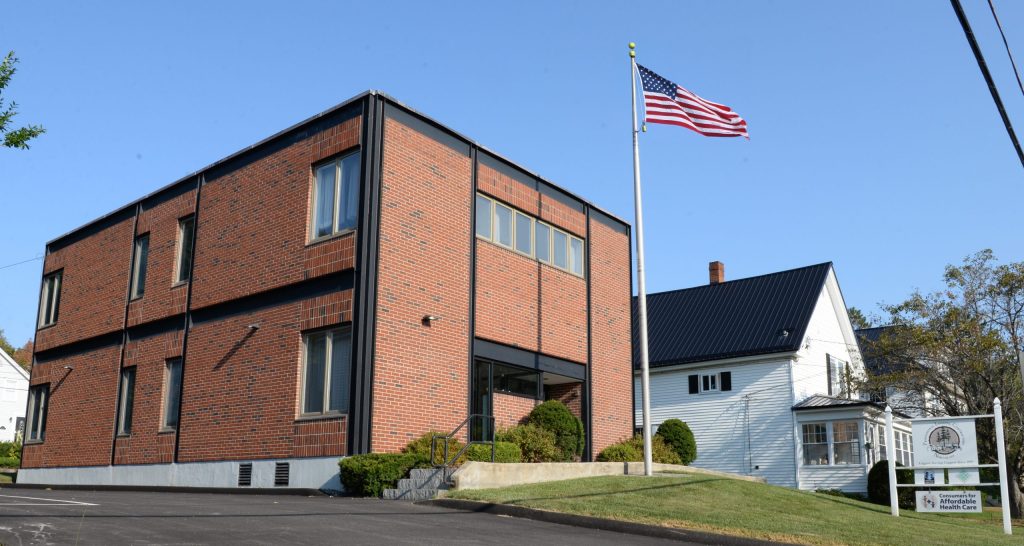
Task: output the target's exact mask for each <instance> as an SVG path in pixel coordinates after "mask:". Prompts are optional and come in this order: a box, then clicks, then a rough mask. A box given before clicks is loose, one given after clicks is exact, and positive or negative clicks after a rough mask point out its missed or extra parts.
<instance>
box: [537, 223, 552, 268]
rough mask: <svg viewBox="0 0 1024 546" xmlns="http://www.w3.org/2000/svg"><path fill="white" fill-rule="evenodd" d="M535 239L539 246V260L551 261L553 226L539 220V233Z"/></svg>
mask: <svg viewBox="0 0 1024 546" xmlns="http://www.w3.org/2000/svg"><path fill="white" fill-rule="evenodd" d="M534 240H535V241H536V244H535V246H536V247H537V260H538V261H541V262H544V263H551V228H549V227H548V226H547V224H542V223H540V222H537V234H536V236H535V238H534Z"/></svg>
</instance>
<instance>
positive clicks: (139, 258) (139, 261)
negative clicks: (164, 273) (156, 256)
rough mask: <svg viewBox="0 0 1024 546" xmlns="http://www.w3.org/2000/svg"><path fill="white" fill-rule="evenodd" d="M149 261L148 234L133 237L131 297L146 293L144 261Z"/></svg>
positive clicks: (138, 296) (139, 296)
mask: <svg viewBox="0 0 1024 546" xmlns="http://www.w3.org/2000/svg"><path fill="white" fill-rule="evenodd" d="M148 261H149V234H148V233H147V234H145V235H139V236H138V237H136V238H135V260H134V261H133V263H132V299H136V298H141V297H142V296H143V295H144V294H145V293H146V263H147V262H148Z"/></svg>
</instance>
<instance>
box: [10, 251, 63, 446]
mask: <svg viewBox="0 0 1024 546" xmlns="http://www.w3.org/2000/svg"><path fill="white" fill-rule="evenodd" d="M49 255H50V248H49V246H46V247H45V248H44V249H43V267H42V268H41V269H42V271H41V272H40V274H39V290H38V291H37V292H36V294H38V296H39V299H40V301H39V304H37V305H36V322H35V324H36V326H35V335H34V336H33V339H35V340H39V330H40V328H39V313H40V312H41V311H42V309H40V307H42V305H41V303H42V299H43V281H44V280H45V279H46V257H47V256H49ZM60 283H61V285H63V284H64V276H63V275H61V281H60ZM63 288H64V287H63V286H61V289H63ZM57 315H58V317H59V316H60V309H59V308H58V309H57ZM38 362H39V360H38V356H37V353H36V351H35V350H33V351H32V369H31V370H29V372H28V388H29V390H31V389H32V374H33V373H35V370H36V364H37V363H38ZM31 398H32V397H31V396H26V397H25V414H24V415H25V420H24V423H25V430H23V431H22V433H21V437H22V438H28V412H29V402H30V401H31ZM47 403H49V400H47ZM15 424H17V422H15ZM25 443H26V442H24V441H22V442H21V450H20V451H19V453H18V460H19V461H24V460H25Z"/></svg>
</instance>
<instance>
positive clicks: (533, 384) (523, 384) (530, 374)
mask: <svg viewBox="0 0 1024 546" xmlns="http://www.w3.org/2000/svg"><path fill="white" fill-rule="evenodd" d="M539 379H540V376H539V375H538V374H537V372H535V371H533V370H527V369H525V368H516V367H514V366H505V365H502V364H494V365H493V368H492V369H491V380H492V381H494V390H495V391H496V392H504V393H508V394H518V395H521V396H529V397H530V398H537V394H538V393H537V389H538V385H539V384H540V380H539Z"/></svg>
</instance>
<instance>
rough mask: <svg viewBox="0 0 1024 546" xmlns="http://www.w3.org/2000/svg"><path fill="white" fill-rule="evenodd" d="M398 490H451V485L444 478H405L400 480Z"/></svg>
mask: <svg viewBox="0 0 1024 546" xmlns="http://www.w3.org/2000/svg"><path fill="white" fill-rule="evenodd" d="M395 487H396V488H397V489H450V487H451V484H450V483H449V482H448V480H445V479H444V476H435V477H433V478H428V479H426V480H419V479H415V478H403V479H401V480H398V485H396V486H395Z"/></svg>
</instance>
